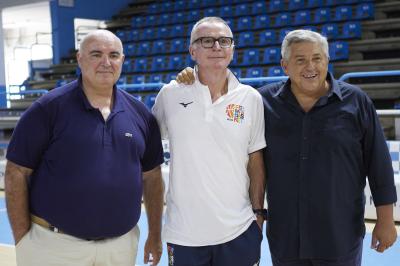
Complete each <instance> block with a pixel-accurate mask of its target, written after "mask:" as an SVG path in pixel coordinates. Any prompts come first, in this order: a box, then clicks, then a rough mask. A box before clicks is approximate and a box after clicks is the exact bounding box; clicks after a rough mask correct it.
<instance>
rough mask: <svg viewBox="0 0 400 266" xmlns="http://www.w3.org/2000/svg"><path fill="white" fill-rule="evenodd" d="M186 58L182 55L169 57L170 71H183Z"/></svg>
mask: <svg viewBox="0 0 400 266" xmlns="http://www.w3.org/2000/svg"><path fill="white" fill-rule="evenodd" d="M185 67H186V65H185V57H182V56H181V55H174V56H170V57H169V62H168V69H169V70H178V71H180V70H181V69H183V68H185Z"/></svg>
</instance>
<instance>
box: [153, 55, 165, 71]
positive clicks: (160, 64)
mask: <svg viewBox="0 0 400 266" xmlns="http://www.w3.org/2000/svg"><path fill="white" fill-rule="evenodd" d="M167 66H168V65H167V58H166V57H165V56H156V57H153V60H152V62H151V69H150V71H160V70H165V69H167Z"/></svg>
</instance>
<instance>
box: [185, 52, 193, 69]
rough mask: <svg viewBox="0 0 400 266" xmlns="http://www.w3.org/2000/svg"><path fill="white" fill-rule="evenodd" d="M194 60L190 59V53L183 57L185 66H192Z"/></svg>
mask: <svg viewBox="0 0 400 266" xmlns="http://www.w3.org/2000/svg"><path fill="white" fill-rule="evenodd" d="M194 64H195V62H194V61H193V60H192V56H191V55H190V54H187V55H186V57H185V66H190V67H193V66H194Z"/></svg>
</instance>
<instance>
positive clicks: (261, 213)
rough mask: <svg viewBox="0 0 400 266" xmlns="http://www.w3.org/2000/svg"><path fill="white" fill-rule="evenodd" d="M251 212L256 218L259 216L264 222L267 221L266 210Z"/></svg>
mask: <svg viewBox="0 0 400 266" xmlns="http://www.w3.org/2000/svg"><path fill="white" fill-rule="evenodd" d="M253 212H254V214H255V215H256V216H261V217H262V218H263V219H264V220H267V219H268V210H267V209H253Z"/></svg>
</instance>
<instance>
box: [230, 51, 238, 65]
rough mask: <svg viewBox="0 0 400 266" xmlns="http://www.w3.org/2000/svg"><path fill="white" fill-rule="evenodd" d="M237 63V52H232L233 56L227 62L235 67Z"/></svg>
mask: <svg viewBox="0 0 400 266" xmlns="http://www.w3.org/2000/svg"><path fill="white" fill-rule="evenodd" d="M237 65H238V53H234V54H233V57H232V61H231V63H230V64H229V66H231V67H235V66H237Z"/></svg>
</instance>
